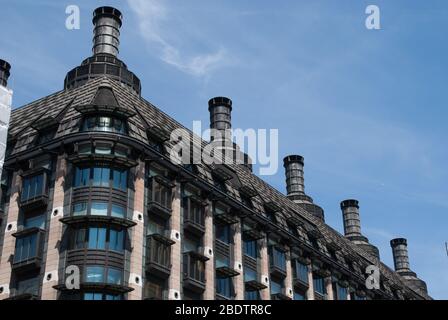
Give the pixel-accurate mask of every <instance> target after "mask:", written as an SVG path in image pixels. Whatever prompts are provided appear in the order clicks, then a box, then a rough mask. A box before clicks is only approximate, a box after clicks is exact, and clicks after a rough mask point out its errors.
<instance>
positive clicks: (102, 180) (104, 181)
mask: <svg viewBox="0 0 448 320" xmlns="http://www.w3.org/2000/svg"><path fill="white" fill-rule="evenodd" d="M109 179H110V169H109V168H106V167H95V168H93V185H94V186H96V187H108V186H109Z"/></svg>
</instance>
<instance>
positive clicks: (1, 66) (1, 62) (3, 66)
mask: <svg viewBox="0 0 448 320" xmlns="http://www.w3.org/2000/svg"><path fill="white" fill-rule="evenodd" d="M0 69H2V70H5V71H7V72H8V75H9V70H11V65H10V64H9V63H8V61H5V60H3V59H0Z"/></svg>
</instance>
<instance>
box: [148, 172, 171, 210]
mask: <svg viewBox="0 0 448 320" xmlns="http://www.w3.org/2000/svg"><path fill="white" fill-rule="evenodd" d="M164 179H165V178H162V177H160V176H155V177H152V179H151V181H150V184H151V194H150V198H151V201H153V202H156V203H158V204H160V205H161V206H162V207H165V208H167V209H171V202H172V199H171V195H172V185H171V184H170V183H169V181H165V180H164Z"/></svg>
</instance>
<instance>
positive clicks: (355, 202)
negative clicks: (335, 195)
mask: <svg viewBox="0 0 448 320" xmlns="http://www.w3.org/2000/svg"><path fill="white" fill-rule="evenodd" d="M348 207H356V208H358V209H359V201H358V200H355V199H347V200H344V201H342V202H341V209H344V208H348Z"/></svg>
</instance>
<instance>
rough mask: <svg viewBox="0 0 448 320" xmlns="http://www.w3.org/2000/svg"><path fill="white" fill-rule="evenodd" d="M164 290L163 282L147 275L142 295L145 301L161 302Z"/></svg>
mask: <svg viewBox="0 0 448 320" xmlns="http://www.w3.org/2000/svg"><path fill="white" fill-rule="evenodd" d="M165 288H166V281H165V280H163V279H159V278H157V277H154V276H151V275H149V276H148V277H147V279H146V283H145V287H144V295H145V297H146V298H147V299H151V300H162V299H163V291H164V290H165Z"/></svg>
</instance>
